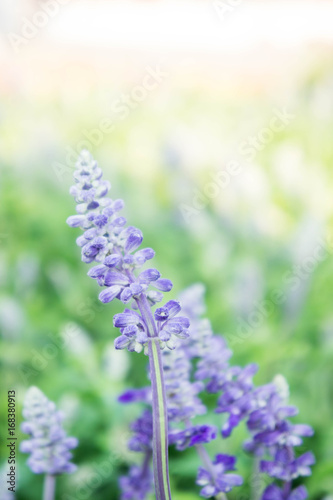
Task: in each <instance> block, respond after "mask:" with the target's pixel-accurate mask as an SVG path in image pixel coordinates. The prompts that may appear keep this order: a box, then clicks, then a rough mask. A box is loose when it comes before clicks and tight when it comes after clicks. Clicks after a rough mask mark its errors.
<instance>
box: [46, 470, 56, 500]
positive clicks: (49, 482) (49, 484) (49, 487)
mask: <svg viewBox="0 0 333 500" xmlns="http://www.w3.org/2000/svg"><path fill="white" fill-rule="evenodd" d="M55 481H56V478H55V476H52V475H51V474H46V475H45V479H44V491H43V500H54V494H55Z"/></svg>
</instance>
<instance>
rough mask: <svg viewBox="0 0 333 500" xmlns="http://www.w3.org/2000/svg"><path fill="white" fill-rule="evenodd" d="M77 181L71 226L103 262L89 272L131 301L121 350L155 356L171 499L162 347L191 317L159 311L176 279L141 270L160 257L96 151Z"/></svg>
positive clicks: (170, 307)
mask: <svg viewBox="0 0 333 500" xmlns="http://www.w3.org/2000/svg"><path fill="white" fill-rule="evenodd" d="M74 179H75V185H74V186H73V187H72V188H71V190H70V192H71V194H72V195H73V196H74V198H75V201H76V203H77V206H76V211H77V214H76V215H73V216H71V217H69V218H68V219H67V223H68V224H69V225H70V226H71V227H80V228H81V229H82V230H83V231H84V232H83V234H82V235H81V236H79V237H78V239H77V244H78V245H79V246H80V247H81V254H82V260H83V261H84V262H86V263H92V262H97V265H95V266H94V267H92V268H91V269H90V270H89V272H88V275H89V276H90V277H91V278H93V279H95V280H96V281H97V283H98V284H99V285H100V286H101V287H105V288H104V289H103V291H102V292H101V293H100V294H99V299H100V300H101V301H102V302H103V303H109V302H111V301H112V300H114V299H115V298H117V299H119V300H120V301H122V302H123V303H124V304H126V305H127V304H128V307H127V308H126V309H125V310H124V312H123V313H120V314H116V315H115V316H114V321H113V324H114V326H115V327H116V328H119V329H120V333H121V335H120V336H119V337H117V339H116V340H115V347H116V349H124V348H127V349H128V350H129V351H136V352H138V353H139V352H141V351H142V350H144V352H145V354H147V355H148V356H149V367H150V380H151V388H152V414H153V463H154V480H155V489H156V497H157V499H158V500H170V499H171V493H170V483H169V467H168V421H167V408H166V392H165V384H164V377H163V364H162V357H161V348H165V347H167V348H169V349H174V348H175V346H176V343H177V338H187V337H188V332H187V329H188V327H189V320H188V319H187V318H185V317H179V316H178V313H179V312H180V307H179V304H178V303H176V302H174V301H169V302H168V303H167V304H165V305H164V306H163V307H162V308H159V309H157V310H156V311H155V313H153V311H152V308H153V307H154V306H155V305H156V304H157V303H158V302H161V301H162V300H163V292H168V291H170V290H171V288H172V283H171V281H170V280H167V279H162V278H161V275H160V273H159V271H158V270H157V269H153V268H149V269H146V270H144V271H142V272H140V273H138V272H137V270H138V269H140V268H141V267H142V266H143V265H144V264H145V263H146V262H147V261H148V260H150V259H152V258H153V257H154V255H155V252H154V250H152V249H151V248H144V249H141V250H138V248H139V247H140V245H141V243H142V241H143V236H142V233H141V231H140V230H139V229H137V228H135V227H133V226H127V221H126V219H125V218H124V217H122V216H120V215H119V212H120V210H122V208H123V207H124V202H123V201H122V200H119V199H117V200H112V199H111V198H109V197H108V196H107V194H108V191H109V189H110V183H109V182H107V181H104V180H102V171H101V169H100V168H99V167H98V165H97V163H96V162H95V161H94V159H93V158H92V156H91V155H90V153H88V152H87V151H83V152H82V153H81V155H80V157H79V159H78V162H77V164H76V171H75V173H74Z"/></svg>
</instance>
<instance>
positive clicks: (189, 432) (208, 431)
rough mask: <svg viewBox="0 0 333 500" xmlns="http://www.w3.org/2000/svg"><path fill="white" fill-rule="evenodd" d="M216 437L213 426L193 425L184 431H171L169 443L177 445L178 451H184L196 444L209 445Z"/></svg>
mask: <svg viewBox="0 0 333 500" xmlns="http://www.w3.org/2000/svg"><path fill="white" fill-rule="evenodd" d="M216 435H217V431H216V427H215V426H213V425H193V426H191V427H188V428H187V429H185V430H182V431H179V430H171V431H170V432H169V442H170V444H175V445H176V448H177V450H179V451H183V450H185V449H186V448H189V447H190V446H195V445H196V444H200V443H209V442H210V441H212V440H213V439H216Z"/></svg>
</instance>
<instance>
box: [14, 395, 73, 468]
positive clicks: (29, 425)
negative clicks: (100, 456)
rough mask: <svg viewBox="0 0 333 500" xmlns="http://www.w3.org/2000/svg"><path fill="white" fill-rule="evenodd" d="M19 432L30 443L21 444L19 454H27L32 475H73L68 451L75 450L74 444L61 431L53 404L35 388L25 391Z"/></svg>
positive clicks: (59, 416)
mask: <svg viewBox="0 0 333 500" xmlns="http://www.w3.org/2000/svg"><path fill="white" fill-rule="evenodd" d="M23 417H24V419H25V422H23V423H22V426H21V429H22V432H24V433H25V434H29V435H30V439H29V440H26V441H22V443H21V446H20V450H21V451H22V452H23V453H30V457H29V459H28V465H29V467H30V469H31V470H32V472H34V473H35V474H42V473H46V474H51V475H55V474H62V473H64V472H67V473H71V472H74V471H75V469H76V466H75V465H74V464H72V463H71V462H70V460H71V458H72V454H71V453H70V451H69V450H71V449H73V448H76V447H77V445H78V440H77V439H76V438H74V437H67V435H66V432H65V431H64V429H63V428H62V421H63V415H62V414H61V412H60V411H57V409H56V406H55V404H54V403H52V402H51V401H49V400H48V399H47V397H46V396H44V394H43V393H42V392H41V391H40V390H39V389H38V388H37V387H30V389H29V390H28V391H27V393H26V396H25V400H24V407H23Z"/></svg>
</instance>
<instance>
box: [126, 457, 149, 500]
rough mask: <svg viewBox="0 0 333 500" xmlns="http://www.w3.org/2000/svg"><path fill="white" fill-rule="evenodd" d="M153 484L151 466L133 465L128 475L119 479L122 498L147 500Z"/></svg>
mask: <svg viewBox="0 0 333 500" xmlns="http://www.w3.org/2000/svg"><path fill="white" fill-rule="evenodd" d="M152 486H153V475H152V473H151V470H150V467H147V466H146V465H145V462H143V465H142V466H141V467H139V466H137V465H133V466H132V467H131V468H130V470H129V473H128V475H127V476H122V477H121V478H120V479H119V487H120V489H121V500H145V498H146V497H147V495H148V494H149V493H150V491H151V489H152Z"/></svg>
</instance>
